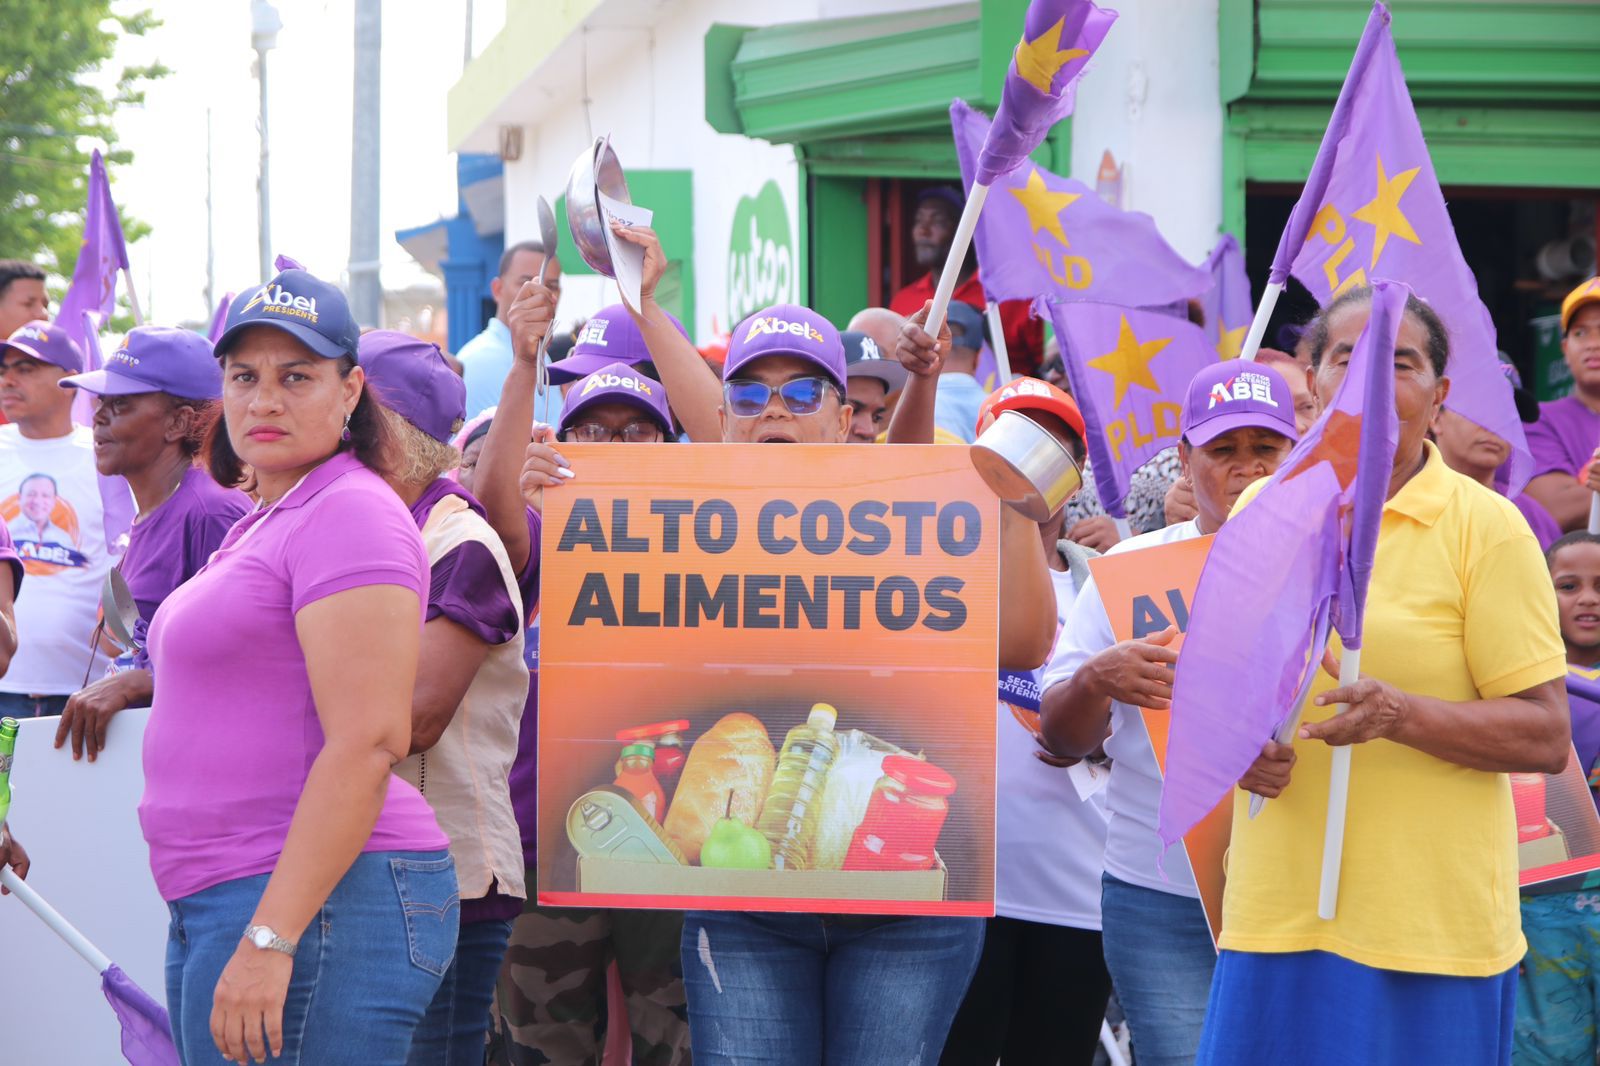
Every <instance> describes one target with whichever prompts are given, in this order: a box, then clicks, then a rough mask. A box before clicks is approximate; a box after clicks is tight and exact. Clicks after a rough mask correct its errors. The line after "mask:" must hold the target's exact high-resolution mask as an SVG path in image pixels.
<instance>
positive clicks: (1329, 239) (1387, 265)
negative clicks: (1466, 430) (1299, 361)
mask: <svg viewBox="0 0 1600 1066" xmlns="http://www.w3.org/2000/svg"><path fill="white" fill-rule="evenodd" d="M1289 274H1293V275H1294V276H1295V277H1296V278H1299V279H1300V281H1301V282H1302V283H1303V284H1304V285H1305V286H1306V288H1308V289H1310V290H1311V294H1312V295H1313V296H1315V297H1316V298H1317V299H1318V300H1319V301H1322V302H1326V301H1327V300H1328V299H1329V298H1330V297H1332V296H1333V295H1335V294H1337V293H1339V292H1342V291H1343V290H1344V289H1345V288H1346V287H1348V286H1350V285H1363V284H1366V283H1367V281H1368V280H1369V279H1371V278H1375V277H1380V276H1381V277H1385V278H1394V279H1396V280H1398V281H1403V282H1405V283H1406V284H1407V285H1409V286H1411V288H1412V290H1413V291H1414V292H1415V293H1416V294H1417V296H1418V297H1419V298H1421V299H1423V300H1426V301H1427V302H1428V303H1429V305H1431V306H1432V307H1433V309H1434V310H1435V311H1437V312H1438V313H1439V317H1440V318H1441V319H1443V320H1444V324H1445V328H1446V329H1447V330H1449V333H1450V348H1451V353H1450V364H1449V366H1448V367H1447V368H1446V373H1447V374H1448V375H1449V377H1450V396H1449V398H1448V399H1447V400H1446V401H1445V406H1446V407H1448V408H1450V409H1451V410H1452V411H1455V412H1456V413H1457V414H1459V415H1462V416H1464V417H1466V418H1468V419H1471V420H1472V421H1473V422H1476V423H1477V424H1478V425H1480V426H1482V427H1483V428H1484V429H1487V430H1488V431H1489V432H1491V433H1494V434H1495V435H1496V436H1499V437H1501V438H1502V439H1504V440H1505V441H1506V442H1508V443H1509V444H1510V445H1511V461H1510V463H1509V466H1508V470H1507V477H1508V478H1509V482H1508V485H1507V491H1506V495H1508V496H1513V497H1514V496H1516V495H1517V494H1518V493H1520V492H1521V491H1522V488H1523V486H1525V485H1526V484H1527V482H1528V476H1529V475H1530V474H1531V473H1532V471H1533V458H1532V455H1531V454H1530V453H1529V451H1528V442H1527V438H1526V437H1525V436H1524V434H1523V431H1522V420H1521V419H1520V418H1518V417H1517V407H1516V400H1515V399H1514V397H1513V394H1512V389H1511V385H1510V383H1509V382H1507V381H1506V377H1505V374H1504V373H1503V372H1502V371H1501V370H1500V366H1499V362H1500V359H1499V355H1498V354H1497V345H1496V341H1495V330H1494V322H1493V321H1492V320H1491V319H1490V317H1489V310H1488V308H1486V307H1484V305H1483V301H1482V300H1480V299H1479V298H1478V283H1477V281H1476V279H1474V278H1473V276H1472V271H1471V270H1470V269H1469V268H1468V267H1467V263H1466V260H1465V259H1463V258H1462V256H1461V247H1460V245H1459V244H1457V242H1456V235H1455V229H1454V227H1453V226H1452V225H1451V223H1450V214H1449V212H1448V211H1447V210H1446V209H1445V202H1444V194H1443V192H1441V191H1440V189H1439V179H1438V177H1437V176H1436V175H1435V174H1434V170H1433V162H1432V160H1431V159H1430V158H1429V156H1428V146H1427V144H1426V143H1425V142H1424V141H1423V139H1422V127H1421V126H1420V125H1419V124H1418V123H1417V113H1416V110H1415V108H1413V107H1412V104H1411V95H1410V93H1409V92H1408V91H1407V90H1406V81H1405V75H1404V74H1403V73H1402V72H1401V69H1400V59H1399V56H1398V55H1397V54H1396V53H1395V47H1394V39H1393V37H1391V36H1390V33H1389V12H1388V11H1387V10H1386V9H1385V8H1384V7H1383V5H1382V4H1374V5H1373V8H1372V14H1371V16H1370V17H1369V18H1368V19H1367V28H1366V31H1365V32H1364V33H1362V35H1361V43H1360V44H1359V45H1357V46H1356V53H1355V58H1354V59H1353V60H1352V61H1351V63H1350V73H1349V74H1347V75H1346V76H1345V82H1344V88H1343V89H1341V90H1340V92H1339V99H1338V102H1337V103H1335V104H1334V107H1333V116H1332V117H1331V118H1330V119H1329V120H1328V129H1327V132H1326V133H1325V134H1324V135H1323V138H1322V147H1321V148H1320V149H1319V150H1318V151H1317V158H1316V161H1315V162H1314V163H1313V164H1312V167H1311V174H1310V176H1309V177H1308V178H1307V179H1306V185H1305V191H1304V192H1302V193H1301V194H1300V201H1299V203H1297V204H1295V207H1294V211H1293V213H1292V214H1290V216H1289V225H1288V227H1287V228H1285V229H1284V231H1283V238H1282V240H1281V241H1279V243H1278V252H1277V255H1276V256H1274V257H1273V261H1272V272H1271V279H1272V280H1273V281H1274V282H1277V283H1280V284H1281V283H1282V282H1283V280H1284V279H1285V278H1286V277H1287V276H1288V275H1289Z"/></svg>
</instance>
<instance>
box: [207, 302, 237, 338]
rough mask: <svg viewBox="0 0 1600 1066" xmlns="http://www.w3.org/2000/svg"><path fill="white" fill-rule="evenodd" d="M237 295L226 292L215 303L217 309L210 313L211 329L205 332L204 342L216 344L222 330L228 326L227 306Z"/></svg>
mask: <svg viewBox="0 0 1600 1066" xmlns="http://www.w3.org/2000/svg"><path fill="white" fill-rule="evenodd" d="M236 295H238V294H237V293H232V292H227V293H223V294H222V299H220V300H218V301H217V309H216V310H215V311H213V312H212V313H211V328H210V329H208V330H207V331H206V340H208V341H210V342H211V343H212V344H216V343H217V338H218V337H221V336H222V329H223V327H224V326H226V325H227V324H228V305H229V304H231V303H233V298H234V297H235V296H236Z"/></svg>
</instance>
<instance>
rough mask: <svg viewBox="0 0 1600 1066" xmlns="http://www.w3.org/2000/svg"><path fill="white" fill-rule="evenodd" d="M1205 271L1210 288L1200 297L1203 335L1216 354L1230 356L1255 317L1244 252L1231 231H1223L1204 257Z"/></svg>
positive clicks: (1221, 356)
mask: <svg viewBox="0 0 1600 1066" xmlns="http://www.w3.org/2000/svg"><path fill="white" fill-rule="evenodd" d="M1205 271H1206V273H1208V274H1210V275H1211V288H1209V289H1207V290H1206V291H1205V294H1204V295H1202V296H1201V297H1200V308H1201V310H1203V311H1204V312H1205V314H1206V325H1205V330H1206V336H1208V337H1210V338H1211V343H1212V344H1213V345H1214V346H1215V347H1216V349H1217V356H1218V357H1219V358H1222V359H1233V358H1235V357H1236V356H1238V354H1239V350H1240V349H1241V348H1243V347H1244V337H1245V334H1246V333H1249V332H1250V320H1251V318H1253V317H1254V316H1255V309H1256V305H1255V301H1254V300H1252V299H1251V298H1250V278H1249V276H1248V275H1247V274H1245V272H1244V252H1243V251H1241V250H1240V249H1239V242H1238V241H1236V240H1234V238H1233V234H1231V233H1225V234H1223V235H1222V239H1221V240H1219V241H1218V242H1217V246H1216V247H1215V248H1213V249H1211V254H1210V255H1208V256H1206V262H1205Z"/></svg>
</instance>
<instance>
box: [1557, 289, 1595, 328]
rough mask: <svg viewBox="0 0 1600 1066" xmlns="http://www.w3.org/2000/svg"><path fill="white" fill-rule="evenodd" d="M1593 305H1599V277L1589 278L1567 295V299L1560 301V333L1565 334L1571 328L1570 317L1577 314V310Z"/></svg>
mask: <svg viewBox="0 0 1600 1066" xmlns="http://www.w3.org/2000/svg"><path fill="white" fill-rule="evenodd" d="M1593 303H1600V277H1593V278H1590V279H1589V280H1588V281H1586V282H1584V283H1583V284H1581V285H1579V286H1578V287H1577V288H1576V289H1573V290H1572V291H1571V292H1569V293H1567V298H1566V299H1565V300H1562V301H1561V332H1562V333H1565V332H1566V331H1567V330H1568V329H1570V328H1571V327H1572V316H1573V315H1575V314H1577V313H1578V308H1580V307H1586V306H1588V305H1589V304H1593Z"/></svg>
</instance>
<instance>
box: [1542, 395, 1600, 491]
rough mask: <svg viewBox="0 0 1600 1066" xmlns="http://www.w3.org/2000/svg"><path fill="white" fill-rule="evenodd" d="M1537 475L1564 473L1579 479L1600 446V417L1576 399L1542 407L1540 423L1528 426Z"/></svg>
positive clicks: (1551, 403) (1549, 403) (1569, 398)
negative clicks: (1581, 471)
mask: <svg viewBox="0 0 1600 1066" xmlns="http://www.w3.org/2000/svg"><path fill="white" fill-rule="evenodd" d="M1527 435H1528V451H1530V452H1531V453H1533V476H1534V477H1538V476H1539V475H1540V474H1549V473H1561V474H1570V475H1572V476H1573V477H1576V476H1577V474H1578V471H1580V470H1582V469H1583V467H1584V464H1586V463H1587V462H1588V461H1589V460H1590V459H1591V458H1592V457H1593V456H1594V450H1595V448H1596V447H1597V446H1600V414H1595V413H1594V412H1593V411H1591V410H1589V409H1588V408H1587V407H1585V406H1584V405H1583V401H1581V400H1579V399H1578V398H1577V397H1576V396H1563V397H1562V398H1561V399H1559V400H1551V401H1549V402H1548V403H1542V404H1540V405H1539V421H1537V422H1535V423H1533V425H1531V426H1528V427H1527Z"/></svg>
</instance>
